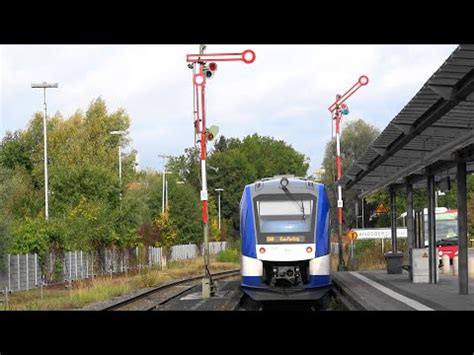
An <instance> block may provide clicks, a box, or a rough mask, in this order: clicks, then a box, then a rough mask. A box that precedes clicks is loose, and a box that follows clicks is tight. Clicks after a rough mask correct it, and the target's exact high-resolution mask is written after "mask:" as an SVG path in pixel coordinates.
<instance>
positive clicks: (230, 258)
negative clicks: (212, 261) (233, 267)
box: [217, 249, 240, 263]
mask: <svg viewBox="0 0 474 355" xmlns="http://www.w3.org/2000/svg"><path fill="white" fill-rule="evenodd" d="M217 261H220V262H223V263H238V262H240V254H239V251H238V250H237V249H227V250H223V251H221V252H220V253H219V254H218V255H217Z"/></svg>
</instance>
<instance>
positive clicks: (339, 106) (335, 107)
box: [328, 75, 369, 271]
mask: <svg viewBox="0 0 474 355" xmlns="http://www.w3.org/2000/svg"><path fill="white" fill-rule="evenodd" d="M368 83H369V78H368V77H367V76H366V75H362V76H361V77H360V78H359V80H358V81H357V82H356V83H355V84H354V85H352V87H351V88H350V89H349V90H347V91H346V92H345V93H344V95H339V94H338V95H336V101H334V102H333V103H332V104H331V106H329V107H328V110H329V112H331V116H332V119H333V120H335V121H336V165H337V183H336V184H337V209H338V226H339V228H338V235H337V239H338V244H339V265H338V268H337V269H338V271H344V270H345V265H344V257H343V255H342V253H343V250H342V208H343V205H344V203H343V201H342V186H341V184H340V181H339V180H340V179H341V177H342V161H341V142H340V139H341V118H342V115H347V114H349V108H348V107H347V105H346V104H344V102H345V101H346V100H347V99H348V98H349V97H351V96H352V95H353V94H354V93H355V92H356V91H357V90H359V89H360V88H361V87H362V86H364V85H367V84H368ZM331 124H332V122H331Z"/></svg>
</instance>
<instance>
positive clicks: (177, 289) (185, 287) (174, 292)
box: [102, 269, 240, 311]
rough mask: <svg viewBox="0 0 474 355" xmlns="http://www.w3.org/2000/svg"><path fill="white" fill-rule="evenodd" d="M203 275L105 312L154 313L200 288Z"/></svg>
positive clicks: (231, 272) (224, 273)
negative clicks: (175, 299)
mask: <svg viewBox="0 0 474 355" xmlns="http://www.w3.org/2000/svg"><path fill="white" fill-rule="evenodd" d="M239 272H240V269H233V270H228V271H221V272H216V273H213V274H212V278H213V280H221V279H225V278H228V277H231V276H235V275H238V274H239ZM201 279H202V275H199V276H194V277H190V278H187V279H183V280H178V281H173V282H169V283H166V284H164V285H160V286H158V287H155V288H153V289H152V290H149V291H146V292H144V293H142V294H140V295H137V296H134V297H131V298H128V299H126V300H123V301H120V302H117V303H114V304H113V305H111V306H108V307H106V308H104V309H102V310H103V311H124V310H141V311H153V310H154V309H155V308H157V307H158V306H159V305H162V304H165V303H167V302H169V301H170V300H172V299H174V298H176V297H179V296H180V295H182V294H183V293H185V292H188V291H189V290H191V289H193V288H195V287H198V286H199V285H200V282H199V281H200V280H201Z"/></svg>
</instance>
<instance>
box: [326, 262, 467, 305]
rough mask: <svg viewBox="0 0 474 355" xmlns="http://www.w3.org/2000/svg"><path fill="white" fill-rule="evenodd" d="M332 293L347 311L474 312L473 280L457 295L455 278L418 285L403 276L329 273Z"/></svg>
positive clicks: (381, 271)
mask: <svg viewBox="0 0 474 355" xmlns="http://www.w3.org/2000/svg"><path fill="white" fill-rule="evenodd" d="M332 280H333V284H334V291H335V293H336V294H337V295H338V296H339V298H340V300H341V302H342V303H343V304H344V306H345V307H346V308H347V309H349V310H374V311H375V310H387V311H400V310H404V311H405V310H406V311H413V310H417V311H418V310H419V311H421V310H423V311H432V310H474V279H470V280H469V294H468V295H459V289H458V276H452V275H443V274H440V277H439V282H438V283H437V284H419V283H416V284H415V283H413V282H412V281H410V279H409V276H408V273H407V272H406V271H404V272H403V274H387V271H386V270H380V271H343V272H335V273H333V274H332Z"/></svg>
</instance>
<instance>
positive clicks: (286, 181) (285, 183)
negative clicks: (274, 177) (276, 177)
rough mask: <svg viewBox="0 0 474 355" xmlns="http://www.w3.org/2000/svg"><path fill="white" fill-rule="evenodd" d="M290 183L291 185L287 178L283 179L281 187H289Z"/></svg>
mask: <svg viewBox="0 0 474 355" xmlns="http://www.w3.org/2000/svg"><path fill="white" fill-rule="evenodd" d="M288 183H289V181H288V179H287V178H286V177H283V178H281V180H280V185H281V186H282V187H287V186H288Z"/></svg>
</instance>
